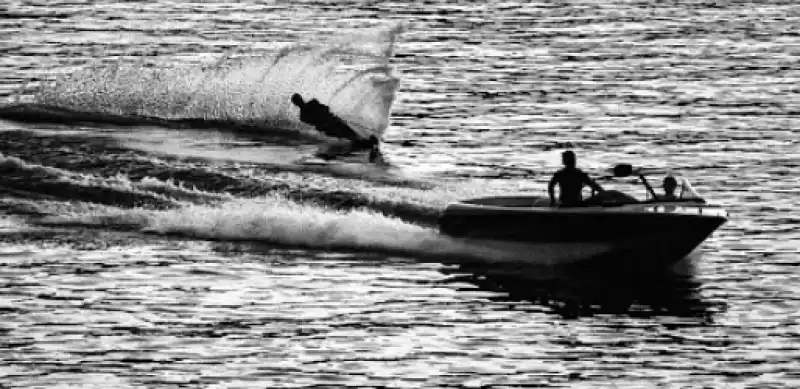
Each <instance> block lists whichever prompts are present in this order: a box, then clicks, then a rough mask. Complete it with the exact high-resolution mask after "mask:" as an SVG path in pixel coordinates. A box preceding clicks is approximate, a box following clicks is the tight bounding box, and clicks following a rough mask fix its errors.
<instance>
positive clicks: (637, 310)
mask: <svg viewBox="0 0 800 389" xmlns="http://www.w3.org/2000/svg"><path fill="white" fill-rule="evenodd" d="M698 260H701V255H700V254H693V255H692V256H690V257H687V258H685V259H684V260H682V261H680V262H678V263H676V264H674V265H672V266H669V267H647V266H638V267H635V266H603V265H602V264H593V265H585V266H577V267H571V268H562V267H552V266H548V267H543V266H535V267H534V266H525V265H520V266H504V267H497V266H493V267H482V266H476V265H474V264H470V265H462V266H459V267H457V268H454V269H446V270H443V272H446V273H447V274H449V275H450V276H451V277H450V278H449V279H448V280H446V281H445V283H460V282H467V283H470V284H473V285H476V286H478V287H479V288H481V289H483V290H487V291H491V292H499V293H500V294H501V295H500V296H497V297H493V299H497V300H506V301H520V300H521V301H529V302H532V303H534V304H540V305H543V306H547V307H549V308H551V309H552V310H553V312H555V313H557V314H559V315H561V316H562V317H564V318H576V317H580V316H591V315H594V314H606V313H608V314H623V315H631V316H639V317H651V316H659V315H665V316H677V317H695V318H703V319H704V320H706V321H707V320H711V315H713V314H714V313H715V312H716V311H718V308H719V307H714V306H713V304H712V303H711V302H707V301H704V299H703V298H702V296H701V295H700V294H699V290H700V287H701V286H702V284H701V282H700V281H699V280H697V279H696V277H695V274H694V271H695V266H694V263H695V261H698Z"/></svg>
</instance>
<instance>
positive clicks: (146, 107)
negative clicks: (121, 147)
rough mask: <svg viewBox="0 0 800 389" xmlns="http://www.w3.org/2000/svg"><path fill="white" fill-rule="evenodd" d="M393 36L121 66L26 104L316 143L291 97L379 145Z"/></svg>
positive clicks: (389, 94) (48, 88) (75, 79)
mask: <svg viewBox="0 0 800 389" xmlns="http://www.w3.org/2000/svg"><path fill="white" fill-rule="evenodd" d="M401 30H402V28H401V26H392V27H388V28H384V29H377V30H374V31H369V32H367V33H363V34H359V35H356V34H350V35H344V36H342V37H339V38H338V39H336V40H334V41H333V42H330V43H328V44H324V45H310V44H297V45H294V46H290V47H286V48H284V49H281V50H279V51H278V52H276V53H265V52H251V53H248V54H242V53H239V54H234V53H230V54H229V55H227V56H225V57H223V58H221V59H219V60H217V62H215V63H213V64H206V65H202V64H194V63H186V62H185V61H183V62H166V61H165V60H163V59H160V58H155V59H151V58H147V57H142V58H140V59H139V60H138V61H133V62H132V61H124V60H123V59H122V58H120V59H119V60H118V61H117V62H103V63H99V64H96V65H94V66H90V67H87V68H84V69H81V70H78V71H75V72H72V73H69V74H67V75H65V76H62V77H61V78H60V79H59V80H58V81H56V82H54V83H50V84H43V85H41V86H40V88H39V90H38V91H37V92H36V93H35V96H34V103H35V104H37V107H40V106H44V107H57V108H66V109H68V110H70V111H77V112H84V113H87V114H91V115H92V117H91V119H92V120H99V121H102V120H103V119H102V118H101V117H98V116H97V114H108V115H119V116H123V117H147V118H157V119H165V120H185V119H200V120H208V121H214V122H219V121H222V122H229V123H232V124H235V125H240V126H246V127H249V128H250V129H260V130H264V131H266V130H270V129H273V130H274V129H300V130H304V131H306V132H308V133H310V134H312V135H315V136H320V135H318V133H317V132H316V131H313V130H311V129H310V128H309V126H308V125H306V124H303V123H302V122H300V121H299V114H298V112H297V108H296V107H294V106H293V105H292V104H291V102H290V100H289V97H290V96H291V95H292V94H293V93H300V94H302V95H303V96H304V97H306V98H316V99H318V100H319V101H321V102H322V103H324V104H327V105H329V106H330V107H331V111H332V112H333V113H335V114H337V115H339V116H341V117H342V118H343V119H345V120H346V121H347V122H348V123H349V124H350V125H351V126H353V127H354V129H355V130H356V131H358V132H360V133H361V134H362V135H369V134H376V135H378V137H380V136H381V135H382V134H383V133H384V131H385V130H386V128H387V127H388V126H389V117H390V113H391V109H392V104H393V102H394V100H395V92H396V90H397V88H398V85H399V79H398V78H397V77H395V76H394V75H393V70H392V67H391V65H390V63H389V60H390V57H391V55H392V52H393V47H394V44H395V40H396V38H397V35H398V34H400V32H401ZM31 115H35V113H31ZM20 116H21V115H20V114H19V112H16V117H17V118H19V117H20ZM22 116H24V115H22ZM63 116H64V119H65V120H67V119H73V120H74V119H75V118H74V117H72V116H71V115H66V114H65V115H63Z"/></svg>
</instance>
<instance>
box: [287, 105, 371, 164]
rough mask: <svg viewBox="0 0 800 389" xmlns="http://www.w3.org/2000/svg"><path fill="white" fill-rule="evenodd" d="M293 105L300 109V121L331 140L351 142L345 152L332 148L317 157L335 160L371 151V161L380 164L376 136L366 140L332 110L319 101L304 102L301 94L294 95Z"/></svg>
mask: <svg viewBox="0 0 800 389" xmlns="http://www.w3.org/2000/svg"><path fill="white" fill-rule="evenodd" d="M292 103H293V104H294V105H296V106H297V107H298V108H300V121H302V122H303V123H306V124H310V125H312V126H314V128H316V129H317V131H319V132H321V133H323V134H325V135H326V136H329V137H331V138H339V139H345V140H347V141H349V143H350V144H349V147H348V148H347V149H345V150H340V151H338V152H336V153H332V150H333V149H332V148H329V149H328V150H326V151H325V152H319V153H318V154H317V156H319V157H320V158H322V159H326V160H328V159H334V158H336V157H337V156H344V155H348V154H351V153H353V152H357V151H362V150H370V153H369V161H370V162H378V161H380V160H382V155H381V152H380V148H379V146H380V141H379V140H378V138H377V137H376V136H375V135H372V136H370V137H369V138H368V139H364V138H363V137H361V135H359V134H358V133H357V132H356V131H354V130H353V129H352V128H351V127H350V126H349V125H347V123H345V121H344V120H342V119H341V118H340V117H338V116H336V115H334V114H333V113H332V112H331V110H330V108H329V107H328V106H327V105H325V104H322V103H320V102H319V100H317V99H311V100H309V101H303V97H302V96H300V94H299V93H295V94H293V95H292Z"/></svg>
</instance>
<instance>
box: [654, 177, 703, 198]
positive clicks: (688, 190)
mask: <svg viewBox="0 0 800 389" xmlns="http://www.w3.org/2000/svg"><path fill="white" fill-rule="evenodd" d="M668 177H672V178H674V179H675V181H676V182H677V187H676V188H675V192H674V193H675V198H676V199H677V200H699V201H703V197H702V196H700V195H699V194H698V193H697V191H696V190H694V188H693V187H692V184H690V183H689V180H688V179H687V178H686V177H683V176H679V175H669V176H668ZM653 189H654V190H655V191H656V192H657V197H656V200H662V201H665V200H668V199H666V198H664V197H662V195H663V193H664V192H663V187H662V185H658V187H655V188H653ZM647 197H648V200H650V199H651V198H650V197H651V196H649V193H648V196H647Z"/></svg>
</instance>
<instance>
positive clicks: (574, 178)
mask: <svg viewBox="0 0 800 389" xmlns="http://www.w3.org/2000/svg"><path fill="white" fill-rule="evenodd" d="M561 161H562V162H563V163H564V168H563V169H561V170H559V171H557V172H556V173H555V174H553V178H551V179H550V184H549V185H548V186H547V192H548V193H549V194H550V205H555V204H556V198H555V193H554V190H555V187H556V185H558V189H559V196H558V199H559V203H560V204H561V205H562V206H567V207H574V206H577V205H581V202H582V200H583V199H582V194H581V191H582V190H583V187H584V186H587V185H588V186H589V187H591V188H592V189H594V190H595V191H597V192H603V188H601V187H600V185H598V184H597V183H596V182H594V180H592V179H591V178H590V177H589V175H588V174H586V173H584V172H583V171H582V170H581V169H578V168H577V167H575V153H574V152H572V151H571V150H567V151H565V152H563V153H561Z"/></svg>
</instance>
